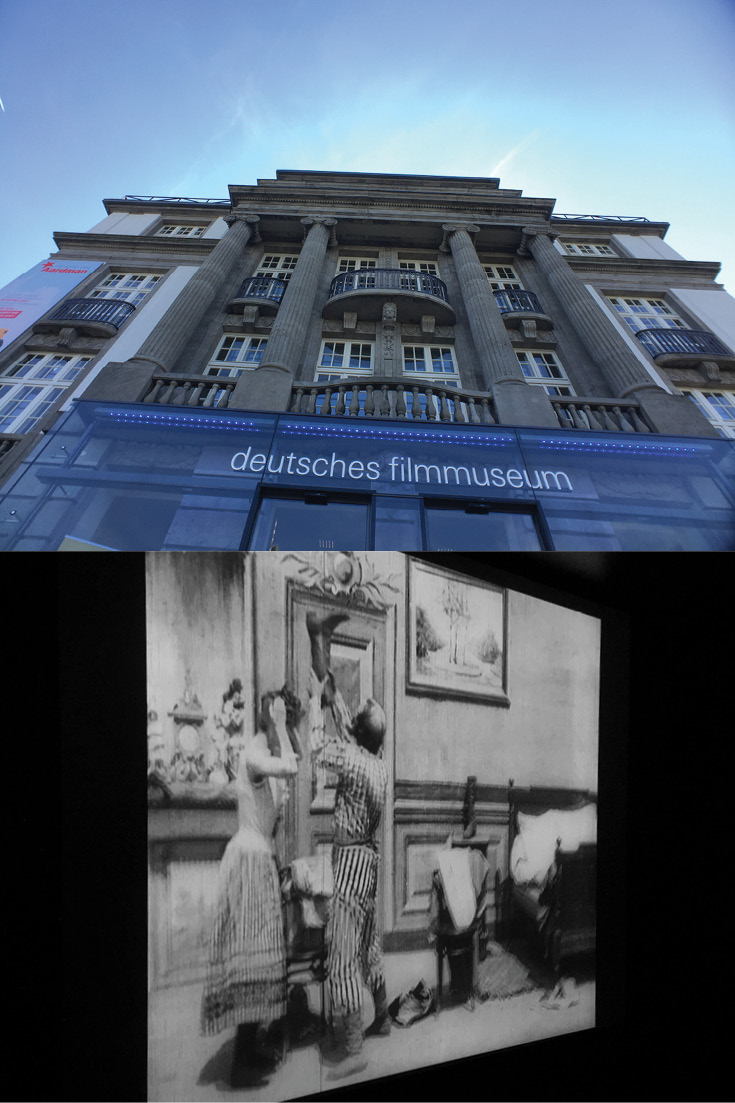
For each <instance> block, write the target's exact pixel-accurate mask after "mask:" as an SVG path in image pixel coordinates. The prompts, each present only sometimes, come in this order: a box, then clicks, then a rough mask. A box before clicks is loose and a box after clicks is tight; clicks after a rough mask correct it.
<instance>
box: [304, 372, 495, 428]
mask: <svg viewBox="0 0 735 1103" xmlns="http://www.w3.org/2000/svg"><path fill="white" fill-rule="evenodd" d="M292 395H293V399H292V402H291V405H290V406H289V412H290V413H292V414H318V415H321V416H323V417H370V418H389V419H390V420H395V421H403V420H406V421H442V422H445V423H446V422H456V423H457V424H469V425H497V418H496V416H495V411H494V409H493V401H492V398H491V397H490V395H487V394H481V393H477V392H472V391H460V390H457V389H456V388H454V387H446V386H442V385H441V383H434V382H432V383H419V382H416V383H413V384H412V383H408V384H407V383H406V380H405V379H404V378H401V379H400V380H399V379H395V378H394V379H382V380H380V381H379V382H371V383H366V382H365V381H364V380H356V379H351V380H350V379H344V380H340V381H339V382H337V381H335V382H334V383H313V384H309V383H298V384H295V385H294V386H293V387H292Z"/></svg>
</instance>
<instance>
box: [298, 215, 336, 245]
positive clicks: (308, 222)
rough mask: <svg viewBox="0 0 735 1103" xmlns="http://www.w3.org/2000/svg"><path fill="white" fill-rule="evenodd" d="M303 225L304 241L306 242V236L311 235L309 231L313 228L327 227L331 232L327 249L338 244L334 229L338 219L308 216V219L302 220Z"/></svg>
mask: <svg viewBox="0 0 735 1103" xmlns="http://www.w3.org/2000/svg"><path fill="white" fill-rule="evenodd" d="M301 225H302V226H303V227H304V241H306V235H307V234H308V233H309V230H310V229H311V228H312V226H326V228H327V229H328V230H329V241H328V242H327V248H328V249H329V248H331V247H332V246H333V245H336V244H337V235H336V231H335V229H334V227H335V226H336V225H337V219H336V218H328V217H326V216H324V217H321V216H320V215H315V216H313V215H307V217H306V218H302V219H301Z"/></svg>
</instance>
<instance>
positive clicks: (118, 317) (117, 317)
mask: <svg viewBox="0 0 735 1103" xmlns="http://www.w3.org/2000/svg"><path fill="white" fill-rule="evenodd" d="M134 310H135V307H134V306H133V304H132V303H127V302H124V301H123V300H121V299H66V300H65V302H63V303H61V304H60V305H59V306H57V307H56V310H54V311H53V313H52V314H49V316H48V318H47V319H46V320H47V321H49V322H70V323H71V324H72V325H73V324H74V323H75V322H86V323H94V324H102V325H108V326H114V328H115V329H119V328H120V326H121V325H122V324H123V322H125V321H127V319H128V318H129V317H130V315H131V314H132V313H133V311H134Z"/></svg>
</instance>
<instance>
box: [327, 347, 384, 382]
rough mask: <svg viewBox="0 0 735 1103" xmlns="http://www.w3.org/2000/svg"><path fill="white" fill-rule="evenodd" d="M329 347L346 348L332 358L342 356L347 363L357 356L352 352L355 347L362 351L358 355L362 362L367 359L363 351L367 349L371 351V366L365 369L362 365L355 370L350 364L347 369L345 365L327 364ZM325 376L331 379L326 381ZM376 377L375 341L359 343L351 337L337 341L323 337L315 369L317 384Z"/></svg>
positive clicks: (333, 354)
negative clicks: (338, 346) (339, 346)
mask: <svg viewBox="0 0 735 1103" xmlns="http://www.w3.org/2000/svg"><path fill="white" fill-rule="evenodd" d="M327 345H342V346H344V347H343V350H342V352H341V353H335V352H333V353H331V355H332V356H341V357H342V359H343V360H345V359H346V360H347V361H349V360H351V359H352V357H353V355H355V354H354V353H353V351H352V349H353V346H357V347H358V348H359V349H360V350H361V351H360V352H358V353H357V357H358V358H359V359H361V360H362V359H364V358H365V353H364V352H363V351H362V350H363V349H366V348H367V349H369V357H370V364H369V366H367V367H365V366H363V365H360V366H359V367H355V368H353V367H350V366H349V364H348V366H347V367H345V365H344V363H342V364H333V363H332V364H325V363H324V358H325V356H327V355H329V354H328V353H327ZM348 347H349V351H348ZM324 376H329V377H330V378H329V379H325V378H323V377H324ZM374 376H375V341H358V340H352V338H349V337H340V338H336V339H335V338H332V337H323V338H322V343H321V345H320V347H319V356H318V358H317V364H316V367H315V369H314V382H315V383H322V384H324V383H333V382H337V380H344V379H352V378H353V377H356V378H359V379H372V378H373V377H374Z"/></svg>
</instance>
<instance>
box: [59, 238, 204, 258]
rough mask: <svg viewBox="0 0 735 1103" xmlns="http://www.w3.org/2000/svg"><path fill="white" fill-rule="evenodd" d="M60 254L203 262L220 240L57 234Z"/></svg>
mask: <svg viewBox="0 0 735 1103" xmlns="http://www.w3.org/2000/svg"><path fill="white" fill-rule="evenodd" d="M53 237H54V241H55V243H56V245H57V246H58V248H59V252H60V253H61V252H63V251H66V252H67V253H68V254H69V255H70V256H76V254H78V253H79V251H80V250H81V249H85V250H94V252H95V254H97V253H99V254H101V255H102V256H103V257H104V256H106V255H107V254H108V253H153V254H156V255H158V254H160V255H162V256H164V255H165V256H171V257H172V258H174V259H175V261H176V263H180V262H181V261H182V260H199V261H201V260H204V259H205V258H206V257H208V256H209V254H210V253H211V252H212V251H213V250H214V248H215V246H216V245H217V244H218V242H219V241H220V240H221V238H202V237H195V238H185V237H178V238H172V237H156V236H155V235H151V236H150V237H146V236H145V234H143V235H141V236H133V235H132V234H82V233H68V232H67V231H65V230H64V231H60V230H57V231H56V233H55V234H54V235H53Z"/></svg>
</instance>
